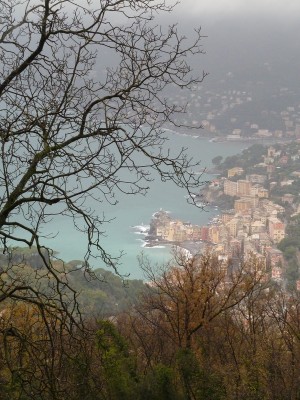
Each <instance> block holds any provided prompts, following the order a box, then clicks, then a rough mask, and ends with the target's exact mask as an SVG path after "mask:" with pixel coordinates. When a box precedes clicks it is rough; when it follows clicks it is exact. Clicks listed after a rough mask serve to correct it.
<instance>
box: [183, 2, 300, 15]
mask: <svg viewBox="0 0 300 400" xmlns="http://www.w3.org/2000/svg"><path fill="white" fill-rule="evenodd" d="M178 8H180V11H183V12H186V13H188V14H192V15H195V14H199V16H200V15H201V13H204V14H213V15H216V16H217V15H224V16H225V15H228V14H229V15H230V14H231V15H232V14H244V15H247V14H248V15H249V14H252V15H253V14H260V13H264V14H269V15H274V14H277V15H281V16H285V15H287V14H290V15H291V16H295V13H299V14H298V17H299V16H300V1H299V0H284V1H283V0H251V1H250V0H181V4H180V6H179V7H178Z"/></svg>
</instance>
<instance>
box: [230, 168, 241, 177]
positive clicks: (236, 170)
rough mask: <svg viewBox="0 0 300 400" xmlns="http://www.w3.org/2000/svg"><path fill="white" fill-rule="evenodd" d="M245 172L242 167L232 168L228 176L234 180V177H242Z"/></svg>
mask: <svg viewBox="0 0 300 400" xmlns="http://www.w3.org/2000/svg"><path fill="white" fill-rule="evenodd" d="M243 172H244V170H243V168H241V167H234V168H230V169H229V170H228V171H227V176H228V178H232V177H233V176H236V175H242V174H243Z"/></svg>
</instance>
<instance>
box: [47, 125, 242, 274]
mask: <svg viewBox="0 0 300 400" xmlns="http://www.w3.org/2000/svg"><path fill="white" fill-rule="evenodd" d="M169 138H170V139H169V143H168V147H170V148H171V149H174V150H176V149H180V148H181V147H186V148H187V149H188V150H187V151H188V154H189V155H190V156H192V157H194V158H195V159H196V160H201V168H204V167H208V168H209V167H210V166H211V160H212V158H214V157H215V156H217V155H222V156H223V157H226V156H228V155H233V154H236V153H239V152H240V151H241V150H242V149H244V148H245V147H246V144H245V143H241V142H239V143H238V142H235V143H230V142H222V143H221V142H210V141H209V140H208V139H201V138H199V137H195V136H194V137H191V136H184V135H177V134H171V133H169ZM212 178H213V177H212V176H210V175H207V174H206V175H203V180H210V179H212ZM185 195H186V193H185V191H184V190H183V189H180V188H178V187H177V186H175V185H174V184H172V183H170V182H167V183H165V182H164V183H163V182H161V181H160V180H159V179H157V180H155V181H154V182H152V184H150V190H149V192H148V194H147V196H142V195H135V196H128V195H127V196H126V195H123V196H122V197H119V199H118V200H119V203H118V204H117V205H116V206H110V205H108V204H99V205H97V208H96V211H97V212H99V214H102V213H103V212H104V213H105V216H106V218H108V219H113V221H111V222H110V223H109V224H106V226H105V227H104V229H105V231H106V237H103V247H104V248H105V249H106V250H107V251H108V252H109V253H111V254H112V255H118V254H119V252H120V251H121V250H122V251H123V252H124V253H125V254H124V256H123V257H122V264H121V265H120V266H119V271H120V273H122V274H130V278H134V279H139V278H141V279H142V278H143V274H142V271H141V270H140V268H139V265H138V261H137V256H138V254H140V253H141V251H143V252H144V253H145V254H146V255H147V256H148V257H149V258H150V259H151V261H152V262H153V263H156V262H163V261H167V260H168V259H169V258H170V248H169V247H166V248H143V247H142V246H143V235H141V234H137V233H136V232H134V229H132V227H134V226H139V225H148V224H149V222H150V219H151V216H152V214H153V213H154V212H155V211H157V210H159V209H160V208H163V209H164V210H168V211H170V212H171V214H172V216H173V217H176V218H179V219H182V220H185V221H190V222H192V223H194V224H199V225H204V224H206V223H207V222H208V221H209V219H210V218H212V216H213V215H215V214H216V213H217V211H216V210H214V209H212V208H209V207H207V208H206V209H205V211H203V210H201V209H198V208H196V207H195V206H192V205H190V204H188V203H187V200H186V198H185ZM48 229H49V232H50V231H51V232H55V233H57V235H56V236H55V237H54V238H52V239H51V240H50V239H49V240H47V242H46V244H47V245H48V246H51V247H52V248H53V249H54V250H56V251H58V252H59V256H60V257H61V258H62V259H63V260H65V261H70V260H74V259H79V260H82V259H83V258H84V255H85V250H86V240H85V238H84V235H83V234H81V233H80V232H78V231H76V230H75V229H74V227H73V225H72V222H71V221H69V220H68V218H66V217H61V219H60V221H59V224H57V222H56V224H55V225H54V222H53V223H50V224H49V225H48ZM91 265H92V266H94V267H104V265H103V264H101V262H100V261H99V260H95V261H93V260H91Z"/></svg>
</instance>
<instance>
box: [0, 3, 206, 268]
mask: <svg viewBox="0 0 300 400" xmlns="http://www.w3.org/2000/svg"><path fill="white" fill-rule="evenodd" d="M171 8H172V7H168V6H167V4H166V3H165V1H152V0H141V1H131V0H95V1H90V0H84V1H82V0H77V1H69V0H12V1H0V16H1V24H0V60H1V61H0V146H1V166H0V186H1V192H0V238H1V241H2V244H3V246H4V248H5V247H6V246H7V245H8V244H9V243H10V241H11V240H14V241H19V242H21V243H23V244H26V245H29V246H31V245H33V244H35V245H36V246H37V247H38V248H39V247H40V246H41V241H40V236H41V227H42V225H43V224H45V223H47V221H49V219H51V218H56V217H58V216H59V215H61V214H64V215H68V216H70V217H71V218H73V220H74V224H75V226H77V227H78V228H80V229H83V230H85V231H86V233H87V235H88V243H89V247H88V250H87V257H88V256H89V254H90V252H91V251H92V249H93V248H94V250H96V251H95V253H96V254H97V255H99V256H100V257H102V259H103V260H104V261H105V262H106V263H107V264H109V265H112V266H114V261H113V259H112V258H111V257H109V256H108V255H107V254H106V252H105V250H104V249H103V248H102V246H101V224H102V222H103V219H102V217H99V213H98V215H97V213H95V211H93V210H91V209H90V208H89V205H88V203H87V200H88V198H89V197H90V196H92V197H93V199H96V200H97V201H99V202H103V201H108V202H111V203H115V202H116V200H115V195H116V193H117V192H118V191H121V192H123V193H126V194H136V193H145V192H146V191H147V188H148V184H149V180H151V179H152V178H151V171H153V170H155V171H157V172H158V174H159V175H160V177H161V179H163V180H172V181H174V182H175V184H177V185H179V186H182V187H185V188H187V189H188V190H191V189H192V188H195V187H199V185H200V177H199V176H195V175H193V174H191V172H190V167H191V165H192V163H193V161H192V160H191V159H189V158H188V157H187V155H186V153H185V152H184V151H181V152H180V153H179V154H176V155H173V156H172V155H171V152H169V151H166V150H165V147H163V144H164V142H165V141H166V138H165V137H164V134H163V127H164V124H165V123H168V124H170V123H172V118H173V117H174V116H176V115H177V117H178V114H180V113H184V106H183V107H178V106H176V105H174V104H172V103H170V101H169V100H168V96H167V93H168V92H167V89H168V87H170V86H172V87H174V86H176V87H178V88H183V87H184V88H190V87H191V86H193V85H196V84H197V83H199V82H201V81H202V79H203V78H204V75H203V74H200V76H195V77H194V76H193V74H192V71H191V70H190V67H189V64H188V57H190V56H192V55H195V54H200V53H201V52H202V49H201V45H200V40H201V35H200V30H199V31H196V32H195V35H196V37H195V40H194V42H192V43H191V42H189V41H187V40H186V39H185V38H184V37H181V36H179V34H178V32H177V29H176V26H175V25H173V26H169V27H168V28H166V29H165V30H163V29H162V28H161V27H159V26H157V25H156V24H155V15H156V14H157V13H159V12H161V11H164V10H165V11H170V10H171ZM111 57H113V59H112V58H111ZM111 60H113V61H111ZM124 171H127V173H126V174H125V173H124Z"/></svg>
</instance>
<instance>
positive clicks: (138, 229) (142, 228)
mask: <svg viewBox="0 0 300 400" xmlns="http://www.w3.org/2000/svg"><path fill="white" fill-rule="evenodd" d="M131 228H132V229H133V231H134V233H136V234H141V235H144V234H147V233H148V231H149V229H150V225H136V226H132V227H131Z"/></svg>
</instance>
